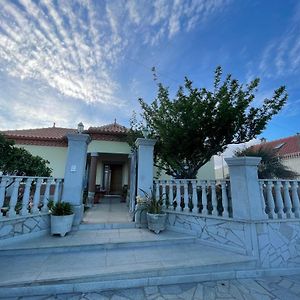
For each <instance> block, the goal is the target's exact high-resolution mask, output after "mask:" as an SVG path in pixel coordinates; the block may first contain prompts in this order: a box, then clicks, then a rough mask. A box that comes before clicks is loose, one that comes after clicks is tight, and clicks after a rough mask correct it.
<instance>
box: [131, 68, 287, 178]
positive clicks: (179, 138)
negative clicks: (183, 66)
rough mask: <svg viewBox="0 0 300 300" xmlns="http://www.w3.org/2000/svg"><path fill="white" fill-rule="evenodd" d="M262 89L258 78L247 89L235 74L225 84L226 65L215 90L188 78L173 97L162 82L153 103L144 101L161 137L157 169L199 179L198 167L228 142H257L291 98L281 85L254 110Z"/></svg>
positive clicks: (145, 110)
mask: <svg viewBox="0 0 300 300" xmlns="http://www.w3.org/2000/svg"><path fill="white" fill-rule="evenodd" d="M258 85H259V79H258V78H256V79H254V80H253V81H251V82H250V83H249V84H246V85H243V84H240V83H239V81H238V80H236V79H233V78H232V76H231V75H227V76H226V78H225V80H222V69H221V67H217V68H216V71H215V78H214V89H213V90H212V91H210V90H208V89H206V88H195V87H193V83H192V81H191V80H189V79H188V78H185V81H184V85H183V87H182V86H180V87H179V89H178V91H177V94H176V96H175V98H174V99H170V95H169V90H168V88H167V87H164V86H163V85H162V83H158V94H157V97H156V98H155V99H154V101H153V102H152V103H151V104H147V103H146V102H145V101H144V100H143V99H139V103H140V105H141V108H142V113H141V115H142V118H143V120H144V122H146V124H147V126H148V129H149V131H150V134H151V136H152V137H153V138H156V139H157V143H156V146H155V163H156V165H157V166H159V167H160V168H161V169H164V170H165V172H166V174H169V175H171V176H173V177H175V178H195V177H196V175H197V172H198V170H199V168H200V167H201V166H203V165H204V164H205V163H206V162H208V161H209V160H210V158H211V157H212V156H213V155H215V154H218V153H220V152H223V151H224V150H225V149H226V147H227V145H228V144H238V143H243V142H247V141H250V140H251V139H253V138H255V137H256V136H257V135H258V134H260V133H261V132H262V131H263V130H264V129H265V127H266V125H267V123H268V121H269V120H270V119H271V118H272V116H273V115H275V114H277V113H278V112H279V111H280V110H281V108H282V107H283V105H284V104H285V102H286V100H287V93H286V90H285V87H284V86H281V87H279V88H278V89H276V90H275V91H274V95H273V96H272V97H271V98H268V99H265V100H264V101H263V103H262V105H261V106H260V107H255V106H253V101H254V99H255V92H256V91H257V88H258ZM132 128H133V127H132ZM132 130H133V129H132Z"/></svg>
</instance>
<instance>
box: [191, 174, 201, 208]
mask: <svg viewBox="0 0 300 300" xmlns="http://www.w3.org/2000/svg"><path fill="white" fill-rule="evenodd" d="M191 182H192V188H193V195H192V202H193V209H192V212H194V213H198V212H199V210H198V194H197V180H191Z"/></svg>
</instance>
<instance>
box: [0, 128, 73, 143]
mask: <svg viewBox="0 0 300 300" xmlns="http://www.w3.org/2000/svg"><path fill="white" fill-rule="evenodd" d="M75 132H77V130H76V129H73V128H62V127H48V128H35V129H21V130H6V131H2V133H3V134H4V135H5V136H7V137H8V138H11V139H14V138H16V139H21V138H24V139H46V140H61V139H63V138H64V137H65V136H66V135H67V134H68V133H75Z"/></svg>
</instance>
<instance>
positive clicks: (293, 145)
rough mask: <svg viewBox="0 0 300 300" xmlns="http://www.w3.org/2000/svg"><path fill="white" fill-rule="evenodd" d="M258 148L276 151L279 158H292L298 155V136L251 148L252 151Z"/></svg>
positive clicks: (299, 135)
mask: <svg viewBox="0 0 300 300" xmlns="http://www.w3.org/2000/svg"><path fill="white" fill-rule="evenodd" d="M259 147H263V148H268V149H274V150H277V151H278V152H277V153H278V155H279V156H293V155H295V154H299V153H300V134H296V135H293V136H289V137H285V138H282V139H278V140H274V141H270V142H262V143H261V144H258V145H254V146H252V148H253V149H258V148H259Z"/></svg>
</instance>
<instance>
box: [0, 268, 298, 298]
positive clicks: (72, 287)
mask: <svg viewBox="0 0 300 300" xmlns="http://www.w3.org/2000/svg"><path fill="white" fill-rule="evenodd" d="M298 274H300V268H276V269H247V270H234V271H222V272H217V273H211V272H209V273H200V274H197V273H195V274H183V275H173V276H155V277H150V278H138V279H120V280H108V281H101V282H81V283H80V282H79V283H78V282H76V283H61V284H57V285H55V286H45V285H40V286H32V287H29V288H28V287H9V288H7V287H5V288H0V298H2V299H7V298H9V297H19V296H43V295H50V294H52V295H53V294H58V293H59V294H64V293H66V294H67V293H76V292H78V293H79V292H81V293H86V292H96V291H105V290H115V289H124V288H137V287H147V286H157V285H158V286H161V285H169V284H180V283H193V282H205V281H219V280H230V279H246V278H260V277H268V276H286V275H298Z"/></svg>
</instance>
